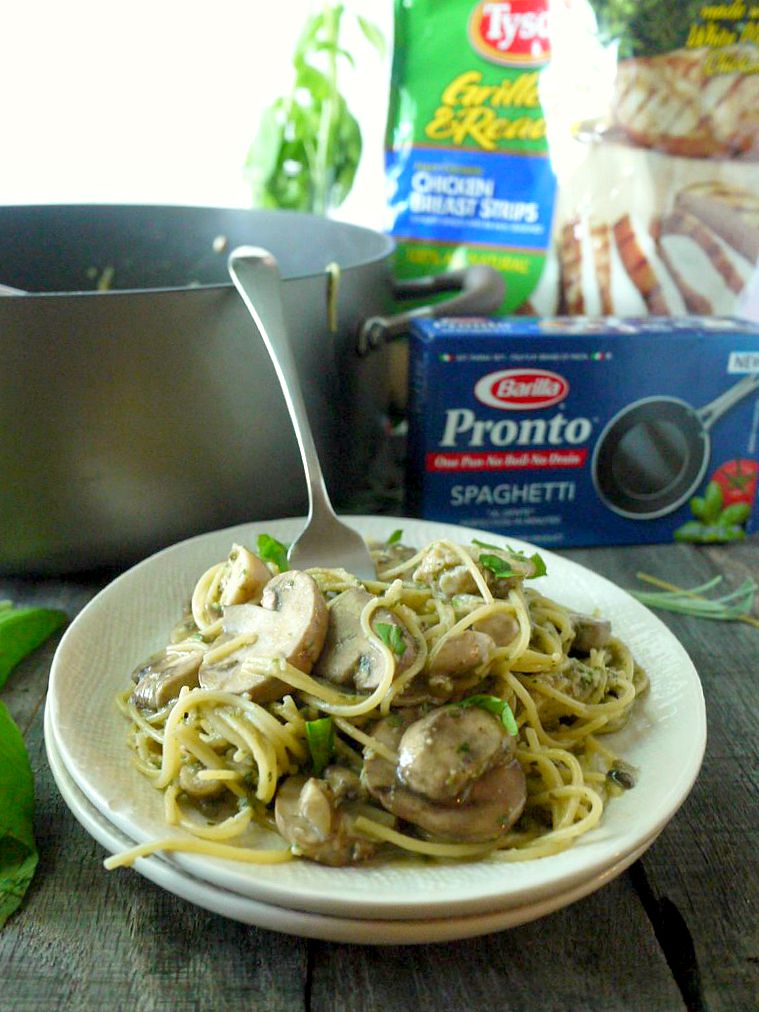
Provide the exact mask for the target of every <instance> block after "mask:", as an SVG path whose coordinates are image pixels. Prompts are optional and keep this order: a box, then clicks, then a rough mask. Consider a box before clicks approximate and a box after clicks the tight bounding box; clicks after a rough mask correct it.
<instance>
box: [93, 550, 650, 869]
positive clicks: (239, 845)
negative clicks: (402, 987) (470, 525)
mask: <svg viewBox="0 0 759 1012" xmlns="http://www.w3.org/2000/svg"><path fill="white" fill-rule="evenodd" d="M280 547H281V546H280ZM372 551H373V556H374V559H375V563H376V566H377V574H378V575H377V579H376V580H374V581H369V582H365V583H361V582H360V581H359V580H358V579H357V578H355V577H354V576H352V575H351V574H349V573H346V572H345V571H344V570H341V569H333V570H332V569H318V570H316V569H315V570H310V571H308V573H306V574H300V573H289V572H287V571H284V564H283V562H282V560H283V559H284V554H283V553H282V554H281V555H280V556H279V561H280V565H282V567H283V572H281V573H280V569H279V566H278V565H277V564H276V563H275V562H273V561H269V562H267V563H264V561H263V560H262V559H261V558H260V557H259V556H256V555H254V554H253V553H252V552H250V551H249V550H247V549H244V548H241V547H240V546H234V548H233V550H232V552H231V553H230V557H229V559H227V560H226V561H222V562H219V563H218V564H217V565H215V566H213V567H211V568H210V569H209V570H208V571H207V572H206V573H204V574H202V575H201V576H200V578H199V579H198V582H197V584H196V586H195V589H194V592H193V593H192V597H191V602H190V606H189V610H188V614H187V615H186V616H185V617H184V619H183V621H182V622H181V624H180V625H179V626H178V627H177V629H176V630H175V633H174V635H173V636H172V638H171V642H170V644H169V645H168V646H167V647H166V650H165V651H164V652H163V653H162V654H160V655H158V656H157V657H156V658H151V660H150V661H149V662H146V664H145V665H143V666H141V667H140V669H139V670H138V671H137V672H136V673H135V675H134V676H133V678H134V681H135V682H136V683H137V684H136V686H132V687H130V688H129V689H128V690H126V691H125V692H124V693H123V694H121V695H120V696H119V699H118V702H119V706H120V707H121V709H122V710H123V712H124V714H125V715H126V717H127V718H128V720H129V721H130V731H129V736H128V737H129V744H130V746H131V749H132V751H133V755H134V761H135V763H136V765H137V767H138V769H139V770H140V772H141V773H143V774H144V775H145V776H146V777H148V778H149V779H150V780H151V781H152V783H153V785H154V786H155V787H156V788H157V789H158V790H161V791H163V792H164V812H165V817H166V822H167V824H168V825H169V826H175V827H178V828H179V829H181V830H183V831H185V833H184V835H182V836H180V835H176V836H171V837H168V838H166V839H161V840H157V841H155V842H154V844H149V845H143V846H141V847H139V848H135V849H133V850H131V851H127V852H125V853H123V854H120V855H116V856H115V857H112V858H110V859H109V860H108V861H107V862H106V865H107V866H108V867H116V866H118V865H123V864H130V863H132V862H133V861H134V860H136V859H137V858H138V857H141V856H144V855H145V854H148V853H151V852H153V851H155V850H164V849H172V850H188V851H193V852H200V853H204V854H209V855H215V856H218V857H226V858H229V857H234V858H238V859H240V860H243V861H249V862H276V861H282V860H288V859H290V858H291V857H298V856H300V857H305V858H311V859H313V860H316V861H321V862H323V863H326V864H331V865H342V864H353V863H359V862H361V861H365V860H375V861H377V860H382V858H383V857H386V856H388V855H393V856H394V857H397V856H398V855H399V854H401V853H404V852H405V853H407V854H409V855H414V854H424V855H427V856H431V857H437V858H441V859H445V858H448V859H455V858H467V857H468V858H471V857H475V856H481V855H484V854H489V855H491V857H492V858H493V859H498V860H506V861H514V860H524V859H528V858H537V857H543V856H547V855H550V854H555V853H558V852H559V851H561V850H564V849H565V848H567V847H569V846H570V845H571V844H572V843H573V842H574V841H576V840H577V839H578V838H579V837H580V836H582V835H583V834H585V833H587V832H588V831H590V830H591V829H593V828H594V827H595V826H597V825H598V823H599V821H600V820H601V818H602V815H603V810H604V806H605V804H606V803H607V802H608V800H609V799H610V797H611V796H613V795H614V794H615V793H618V792H619V791H620V790H621V789H623V788H625V787H629V786H632V773H631V771H630V769H629V768H627V767H625V764H624V763H622V762H620V761H619V760H618V759H617V757H616V756H615V755H614V753H613V752H612V751H611V750H610V749H609V748H607V747H606V746H605V745H604V744H603V743H602V740H601V738H602V736H603V735H604V734H606V733H608V732H611V731H616V730H618V729H619V728H621V727H622V726H623V725H624V723H625V722H626V720H627V719H628V717H629V715H630V712H631V710H632V707H633V706H634V704H635V701H636V699H637V698H638V697H639V696H640V695H641V694H642V693H643V692H644V691H645V690H646V687H647V684H648V682H647V678H646V675H645V673H644V672H643V670H642V669H641V668H640V667H639V666H638V665H637V664H636V662H635V660H634V658H633V656H632V654H631V652H630V650H629V649H628V647H627V646H626V645H625V644H624V643H623V642H621V641H620V640H619V639H617V638H616V637H615V636H613V635H612V634H611V630H610V627H609V624H608V623H606V622H604V621H603V620H602V619H596V618H593V617H589V616H583V615H578V614H576V613H574V612H572V611H571V610H570V609H568V608H567V607H565V606H563V605H561V604H559V603H557V602H555V601H553V600H550V599H549V598H547V597H545V596H543V595H542V594H541V593H540V592H539V591H538V590H536V589H535V588H534V587H532V586H530V585H529V581H530V580H531V579H532V578H533V577H535V576H539V575H541V574H542V572H544V569H543V565H542V560H541V559H540V557H539V556H537V555H535V556H533V557H532V558H531V559H528V558H526V557H525V556H524V555H521V554H520V553H518V552H514V551H512V550H510V549H509V548H508V547H495V546H492V545H482V544H479V543H475V544H473V545H471V546H466V547H465V546H462V545H457V544H454V543H452V542H450V541H438V542H434V543H432V544H429V545H426V546H425V547H423V548H421V549H420V550H413V549H408V548H404V547H403V546H401V545H400V544H399V543H397V541H394V539H390V541H389V542H388V543H387V544H384V545H374V546H372ZM261 827H264V828H266V829H268V830H274V829H276V830H277V831H278V832H279V834H280V837H281V843H280V844H279V845H278V846H277V845H274V846H271V845H270V846H262V845H261V844H260V836H261V832H260V831H261ZM257 837H258V839H257Z"/></svg>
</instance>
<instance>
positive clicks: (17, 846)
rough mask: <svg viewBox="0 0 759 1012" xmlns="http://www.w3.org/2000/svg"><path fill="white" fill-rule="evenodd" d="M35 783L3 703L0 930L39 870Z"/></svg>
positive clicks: (0, 724)
mask: <svg viewBox="0 0 759 1012" xmlns="http://www.w3.org/2000/svg"><path fill="white" fill-rule="evenodd" d="M33 816H34V780H33V777H32V770H31V767H30V765H29V758H28V756H27V754H26V748H25V747H24V739H23V738H22V736H21V731H19V729H18V727H17V726H16V724H15V722H14V721H13V720H12V719H11V716H10V714H9V713H8V710H7V708H6V707H5V705H4V704H3V703H0V927H2V926H3V924H5V922H6V920H7V919H8V918H9V917H10V915H11V914H12V913H13V911H14V910H16V908H17V907H18V906H19V905H20V904H21V901H22V900H23V898H24V894H25V893H26V890H27V888H28V887H29V883H30V882H31V880H32V877H33V876H34V872H35V869H36V867H37V860H38V854H37V848H36V846H35V842H34V833H33V825H32V820H33Z"/></svg>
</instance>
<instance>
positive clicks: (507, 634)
mask: <svg viewBox="0 0 759 1012" xmlns="http://www.w3.org/2000/svg"><path fill="white" fill-rule="evenodd" d="M472 629H474V630H476V631H477V632H481V633H486V634H487V635H488V636H489V637H490V638H491V639H492V640H493V642H494V643H495V645H496V646H497V647H507V646H508V645H509V644H510V643H512V642H513V641H514V640H515V639H516V637H517V636H518V635H519V622H518V621H517V620H516V618H515V617H514V616H513V615H512V614H510V612H507V611H496V612H493V614H492V615H488V617H487V618H483V619H481V620H480V621H479V622H475V623H474V624H473V625H472Z"/></svg>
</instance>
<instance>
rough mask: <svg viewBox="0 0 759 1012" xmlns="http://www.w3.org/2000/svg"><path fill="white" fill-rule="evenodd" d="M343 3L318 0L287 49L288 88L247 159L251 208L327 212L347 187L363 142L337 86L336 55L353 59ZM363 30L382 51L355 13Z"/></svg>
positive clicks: (378, 36) (370, 27)
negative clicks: (290, 51)
mask: <svg viewBox="0 0 759 1012" xmlns="http://www.w3.org/2000/svg"><path fill="white" fill-rule="evenodd" d="M344 15H345V4H343V3H336V2H335V0H324V2H323V3H322V5H321V8H320V9H319V10H318V11H317V12H316V13H315V14H314V15H313V16H312V17H311V18H309V20H308V21H307V23H306V25H305V27H304V29H303V32H302V33H301V36H300V39H299V40H298V43H297V46H296V49H295V53H294V55H293V67H294V69H295V80H294V82H293V87H292V91H291V92H290V94H289V95H286V96H283V97H281V98H278V99H277V100H276V101H275V102H274V104H273V105H272V106H270V108H269V109H267V110H266V112H265V113H264V115H263V117H262V119H261V121H260V124H259V128H258V133H257V135H256V137H255V139H254V141H253V144H252V145H251V147H250V150H249V152H248V156H247V159H246V162H245V175H246V177H247V180H248V184H249V185H250V188H251V196H252V199H253V205H254V206H256V207H270V208H285V209H289V210H292V211H311V212H313V213H314V214H326V213H327V212H328V211H329V210H330V209H331V208H336V207H339V206H340V204H342V202H343V201H344V200H345V198H346V196H347V195H348V193H349V192H350V190H351V187H352V186H353V182H354V179H355V176H356V171H357V169H358V165H359V161H360V159H361V150H362V146H363V142H362V137H361V129H360V127H359V125H358V122H357V120H356V118H355V116H354V115H353V113H352V112H351V111H350V109H349V108H348V103H347V101H346V99H345V97H344V96H343V95H342V94H341V93H340V90H339V88H338V70H339V66H338V65H339V62H340V61H346V62H347V63H349V64H350V65H353V62H354V61H353V57H352V55H351V54H350V53H349V52H348V51H347V50H346V49H345V48H344V46H343V45H342V44H341V28H342V22H343V17H344ZM356 23H357V24H358V26H359V28H360V29H361V31H362V32H363V34H364V36H365V37H366V38H367V39H368V41H369V42H370V43H371V44H372V46H374V47H375V49H377V51H378V52H379V53H380V54H382V53H383V52H384V37H383V35H382V33H381V32H380V30H379V29H378V28H377V26H376V25H374V24H373V23H372V22H371V21H368V20H367V19H366V18H364V17H361V16H359V15H356Z"/></svg>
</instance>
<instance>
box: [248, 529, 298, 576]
mask: <svg viewBox="0 0 759 1012" xmlns="http://www.w3.org/2000/svg"><path fill="white" fill-rule="evenodd" d="M256 549H257V551H258V555H259V556H260V558H262V559H263V560H264V562H273V563H274V565H275V566H276V567H277V569H278V570H279V571H280V573H284V572H285V570H286V569H289V568H290V567H289V565H288V562H287V547H286V546H285V545H283V544H282V542H281V541H277V539H276V538H273V537H272V536H271V534H259V535H258V540H257V541H256Z"/></svg>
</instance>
